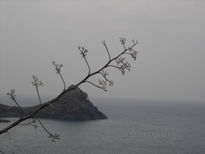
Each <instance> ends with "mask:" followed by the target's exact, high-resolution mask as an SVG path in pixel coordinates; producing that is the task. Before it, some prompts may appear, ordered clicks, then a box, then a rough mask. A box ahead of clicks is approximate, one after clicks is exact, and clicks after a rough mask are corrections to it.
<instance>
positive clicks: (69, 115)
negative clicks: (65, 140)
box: [0, 88, 107, 121]
mask: <svg viewBox="0 0 205 154" xmlns="http://www.w3.org/2000/svg"><path fill="white" fill-rule="evenodd" d="M38 107H39V105H36V106H31V107H23V108H22V109H23V111H24V112H25V114H28V113H31V112H32V111H34V110H35V109H36V108H38ZM19 116H21V114H20V112H19V111H18V108H17V107H15V106H7V105H3V104H0V117H19ZM35 117H38V118H46V119H59V120H69V121H84V120H97V119H107V117H106V115H104V114H103V113H102V112H101V111H99V110H98V108H97V107H95V106H94V105H93V104H92V103H91V102H90V101H89V99H88V95H87V94H86V93H85V92H83V91H82V90H81V89H79V88H76V89H74V90H72V91H70V92H68V93H65V94H64V95H63V96H62V97H61V98H60V99H59V101H57V102H54V103H53V105H52V106H51V107H47V108H45V109H43V110H41V111H40V112H39V113H38V114H37V115H36V116H35Z"/></svg>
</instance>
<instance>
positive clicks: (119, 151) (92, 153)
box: [0, 99, 205, 154]
mask: <svg viewBox="0 0 205 154" xmlns="http://www.w3.org/2000/svg"><path fill="white" fill-rule="evenodd" d="M92 102H93V103H94V105H95V106H97V107H98V108H99V109H100V110H101V111H102V112H103V113H105V114H106V115H107V116H108V119H106V120H94V121H84V122H68V121H57V120H45V119H41V121H42V122H43V123H44V125H45V126H46V128H47V129H48V130H49V131H50V132H52V133H53V134H59V135H60V140H57V141H56V142H52V141H51V139H50V138H49V137H48V135H47V134H46V133H45V131H44V130H43V129H42V128H41V127H40V126H39V125H38V127H37V128H34V127H32V126H30V125H19V126H17V127H16V128H14V129H12V130H10V131H9V132H8V133H5V134H3V135H0V151H2V152H4V153H5V154H205V103H203V102H201V103H199V102H177V101H170V102H167V101H164V102H163V101H160V102H159V101H136V100H120V99H119V100H109V99H93V100H92ZM7 119H9V120H11V121H14V120H15V118H7ZM6 125H8V123H0V128H3V127H5V126H6ZM0 153H1V152H0Z"/></svg>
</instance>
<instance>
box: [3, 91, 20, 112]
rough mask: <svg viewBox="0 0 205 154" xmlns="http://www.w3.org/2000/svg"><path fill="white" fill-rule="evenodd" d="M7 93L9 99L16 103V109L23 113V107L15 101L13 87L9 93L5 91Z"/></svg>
mask: <svg viewBox="0 0 205 154" xmlns="http://www.w3.org/2000/svg"><path fill="white" fill-rule="evenodd" d="M7 95H9V96H10V98H11V100H12V101H13V102H14V103H15V104H16V105H17V107H18V110H19V112H20V113H21V114H24V112H23V109H22V108H21V106H20V105H19V103H18V102H17V101H16V94H15V89H11V92H10V93H7Z"/></svg>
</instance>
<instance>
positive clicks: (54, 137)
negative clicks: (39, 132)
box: [37, 118, 60, 142]
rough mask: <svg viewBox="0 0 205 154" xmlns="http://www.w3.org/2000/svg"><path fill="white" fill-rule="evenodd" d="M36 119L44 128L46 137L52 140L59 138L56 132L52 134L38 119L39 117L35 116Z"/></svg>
mask: <svg viewBox="0 0 205 154" xmlns="http://www.w3.org/2000/svg"><path fill="white" fill-rule="evenodd" d="M37 121H38V122H39V124H40V125H41V127H42V128H43V129H44V131H45V132H46V133H47V134H48V137H49V138H50V139H51V141H52V142H56V140H60V135H58V134H52V133H51V132H50V131H49V130H48V129H47V128H46V127H45V126H44V125H43V123H42V122H41V121H40V119H38V118H37Z"/></svg>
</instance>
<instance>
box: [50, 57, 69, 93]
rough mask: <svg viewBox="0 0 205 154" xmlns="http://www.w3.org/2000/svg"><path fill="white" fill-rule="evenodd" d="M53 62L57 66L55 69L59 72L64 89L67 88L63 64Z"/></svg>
mask: <svg viewBox="0 0 205 154" xmlns="http://www.w3.org/2000/svg"><path fill="white" fill-rule="evenodd" d="M52 64H53V65H54V66H55V70H56V73H57V74H59V76H60V78H61V80H62V82H63V87H64V89H63V91H65V90H66V84H65V80H64V79H63V76H62V74H61V67H63V64H56V63H55V61H52Z"/></svg>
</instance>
